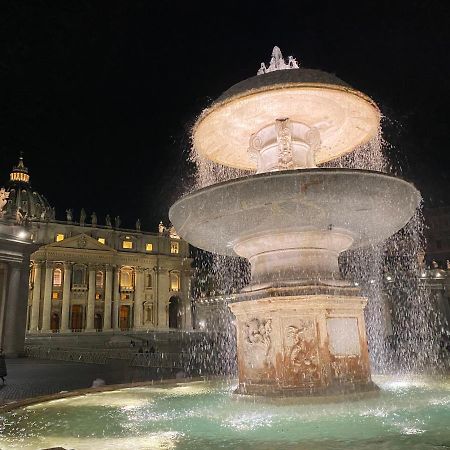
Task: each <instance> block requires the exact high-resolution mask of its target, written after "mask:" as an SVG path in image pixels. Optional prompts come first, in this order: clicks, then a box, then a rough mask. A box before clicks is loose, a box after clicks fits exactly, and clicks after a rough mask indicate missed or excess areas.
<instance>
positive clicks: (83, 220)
mask: <svg viewBox="0 0 450 450" xmlns="http://www.w3.org/2000/svg"><path fill="white" fill-rule="evenodd" d="M85 221H86V211H85V210H84V208H81V211H80V225H81V226H84V222H85Z"/></svg>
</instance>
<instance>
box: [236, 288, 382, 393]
mask: <svg viewBox="0 0 450 450" xmlns="http://www.w3.org/2000/svg"><path fill="white" fill-rule="evenodd" d="M357 294H358V291H357V289H354V288H350V287H349V288H338V289H334V288H331V287H318V286H302V287H298V286H297V287H295V288H291V289H288V288H280V289H276V288H270V289H266V290H263V291H259V292H255V291H254V292H252V293H246V294H239V295H238V296H237V297H236V301H235V302H233V303H231V304H230V305H229V307H230V309H231V311H232V312H233V314H234V315H235V317H236V330H237V356H238V367H239V388H238V392H239V393H243V394H256V395H265V396H270V395H274V396H283V395H333V394H341V393H350V392H360V391H368V390H374V389H376V386H375V385H374V384H373V383H372V381H371V377H370V365H369V354H368V347H367V338H366V330H365V324H364V307H365V305H366V302H367V300H366V299H365V298H364V297H360V296H358V295H357Z"/></svg>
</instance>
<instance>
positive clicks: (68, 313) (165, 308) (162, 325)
mask: <svg viewBox="0 0 450 450" xmlns="http://www.w3.org/2000/svg"><path fill="white" fill-rule="evenodd" d="M0 198H1V200H0V220H3V221H10V222H13V223H14V224H16V225H22V226H23V227H24V228H25V229H26V230H27V231H28V233H29V234H30V240H31V242H32V243H33V244H34V245H35V247H34V248H35V249H36V248H37V250H36V251H34V252H33V253H32V254H31V257H30V260H31V264H30V271H29V283H28V284H29V289H28V296H27V298H25V299H23V300H22V299H20V301H25V302H27V307H26V310H27V319H26V330H27V333H28V336H30V337H31V336H36V335H39V336H42V335H45V334H47V333H48V334H50V333H59V334H67V335H70V334H72V333H77V335H79V333H83V334H84V333H86V334H88V333H114V332H118V333H120V332H123V331H127V332H139V331H148V330H154V331H159V330H166V331H167V330H170V329H175V330H190V329H192V323H191V322H192V319H191V300H190V294H189V292H190V279H191V261H192V260H191V258H190V257H189V246H188V243H187V242H185V241H183V240H182V239H180V238H179V236H178V235H177V234H176V232H175V230H174V229H173V228H166V227H164V226H163V225H162V224H160V226H159V230H158V232H157V233H150V232H145V231H141V229H140V222H139V220H138V221H137V223H136V229H134V230H130V229H123V228H121V227H120V219H119V218H118V217H116V220H115V223H114V225H113V224H111V220H110V218H109V216H107V217H106V223H105V225H100V224H98V222H97V217H96V215H95V213H93V214H92V215H91V216H90V220H89V223H87V221H86V214H85V212H84V210H82V211H81V215H80V219H79V221H74V219H73V217H72V211H71V210H67V211H66V220H65V221H60V220H56V219H55V211H54V208H52V207H51V206H50V204H49V203H48V201H47V200H46V198H45V197H44V196H42V195H40V194H38V193H37V192H35V191H33V189H32V188H31V185H30V177H29V174H28V170H27V168H26V167H25V166H24V164H23V160H22V158H20V161H19V164H18V165H17V166H15V167H14V168H13V171H12V172H11V175H10V182H9V185H8V186H7V187H6V188H2V190H1V191H0Z"/></svg>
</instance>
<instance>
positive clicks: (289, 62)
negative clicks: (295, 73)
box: [288, 56, 298, 69]
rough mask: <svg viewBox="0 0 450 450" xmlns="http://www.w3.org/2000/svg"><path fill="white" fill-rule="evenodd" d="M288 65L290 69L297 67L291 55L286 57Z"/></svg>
mask: <svg viewBox="0 0 450 450" xmlns="http://www.w3.org/2000/svg"><path fill="white" fill-rule="evenodd" d="M288 65H289V68H290V69H298V62H297V60H296V59H295V58H294V57H293V56H289V57H288Z"/></svg>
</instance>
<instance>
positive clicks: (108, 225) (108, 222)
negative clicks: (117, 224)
mask: <svg viewBox="0 0 450 450" xmlns="http://www.w3.org/2000/svg"><path fill="white" fill-rule="evenodd" d="M105 223H106V226H107V227H108V228H111V227H112V225H111V217H110V215H109V214H106V217H105Z"/></svg>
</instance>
